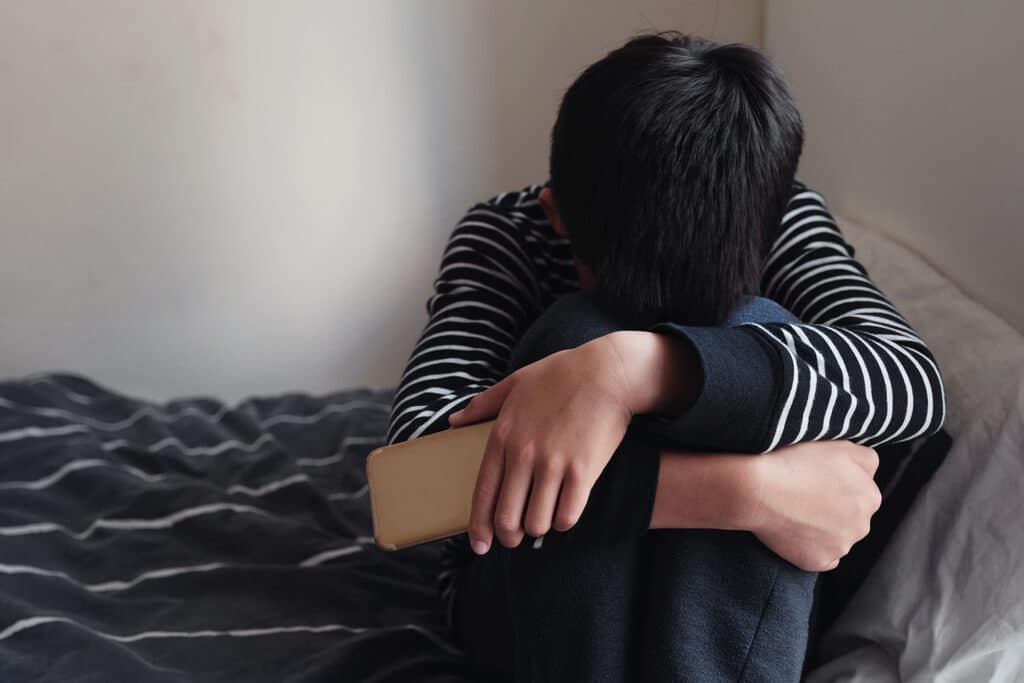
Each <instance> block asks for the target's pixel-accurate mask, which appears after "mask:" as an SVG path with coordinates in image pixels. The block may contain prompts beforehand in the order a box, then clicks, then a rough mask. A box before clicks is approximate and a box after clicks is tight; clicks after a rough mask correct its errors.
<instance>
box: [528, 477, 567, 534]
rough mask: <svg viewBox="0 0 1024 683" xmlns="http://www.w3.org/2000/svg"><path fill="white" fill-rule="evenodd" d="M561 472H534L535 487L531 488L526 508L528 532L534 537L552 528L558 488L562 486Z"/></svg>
mask: <svg viewBox="0 0 1024 683" xmlns="http://www.w3.org/2000/svg"><path fill="white" fill-rule="evenodd" d="M561 484H562V477H561V473H560V472H559V473H556V472H542V471H537V472H534V474H533V488H532V489H531V490H530V504H529V507H528V508H527V510H526V522H525V524H524V528H525V529H526V533H528V534H530V535H531V536H533V537H534V538H536V537H538V536H543V535H544V534H546V533H547V532H549V531H550V530H551V521H552V519H553V518H554V516H555V505H556V504H557V503H558V489H559V488H560V487H561Z"/></svg>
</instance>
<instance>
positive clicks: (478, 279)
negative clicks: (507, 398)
mask: <svg viewBox="0 0 1024 683" xmlns="http://www.w3.org/2000/svg"><path fill="white" fill-rule="evenodd" d="M538 300H539V293H538V287H537V276H536V273H535V270H534V267H533V264H532V263H531V261H530V259H529V258H528V255H527V253H526V251H525V250H524V248H523V245H522V242H521V239H520V233H519V230H518V228H517V226H516V225H515V223H514V222H513V221H512V219H511V218H509V217H508V216H507V215H505V214H504V213H503V212H502V210H501V208H500V207H499V206H497V204H496V203H482V204H478V205H476V206H474V207H473V208H472V209H470V211H469V212H468V213H467V214H466V216H465V217H464V218H463V219H462V220H461V221H460V222H459V224H458V225H457V226H456V227H455V230H454V231H453V232H452V235H451V237H450V238H449V240H448V245H447V247H446V248H445V251H444V256H443V257H442V261H441V268H440V272H439V273H438V276H437V279H436V280H435V281H434V292H433V294H432V295H431V297H430V299H429V300H428V302H427V313H428V320H427V324H426V327H425V328H424V329H423V333H422V334H421V335H420V339H419V342H417V344H416V346H415V348H413V351H412V354H411V355H410V357H409V361H408V363H407V364H406V369H405V373H404V374H403V375H402V378H401V380H400V382H399V386H398V391H397V393H396V395H395V402H394V405H393V407H392V412H391V419H390V421H389V427H388V443H395V442H397V441H407V440H409V439H414V438H416V437H419V436H424V435H426V434H430V433H432V432H436V431H440V430H442V429H445V428H446V427H447V426H448V420H447V418H448V416H449V415H450V414H451V413H453V412H455V411H456V410H459V409H460V408H463V407H464V406H465V404H466V403H467V402H468V401H469V399H471V398H472V397H473V396H475V395H476V394H478V393H480V392H481V391H483V390H484V389H486V388H487V387H489V386H491V385H493V384H495V383H496V382H498V381H499V380H500V379H501V378H502V377H503V376H504V375H505V372H506V370H507V366H508V359H509V356H510V354H511V351H512V347H513V346H514V345H515V343H516V341H518V339H519V337H520V336H521V335H522V334H523V332H524V331H525V329H526V327H527V326H528V325H529V324H530V323H531V322H532V321H533V320H534V319H536V317H537V315H538V313H539V311H538V306H539V304H538Z"/></svg>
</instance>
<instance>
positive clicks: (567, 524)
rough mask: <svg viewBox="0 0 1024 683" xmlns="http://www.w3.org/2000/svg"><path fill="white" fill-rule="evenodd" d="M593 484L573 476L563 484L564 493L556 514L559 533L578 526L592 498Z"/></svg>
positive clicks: (556, 525) (556, 526) (568, 477)
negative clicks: (577, 523) (588, 500)
mask: <svg viewBox="0 0 1024 683" xmlns="http://www.w3.org/2000/svg"><path fill="white" fill-rule="evenodd" d="M590 489H591V484H589V483H587V482H585V481H583V480H582V479H580V478H578V477H573V476H571V475H569V476H567V477H566V478H565V481H563V482H562V492H561V494H560V495H559V496H558V511H557V512H556V513H555V520H554V527H555V529H557V530H558V531H568V530H569V529H571V528H573V527H574V526H576V522H578V521H580V517H581V516H583V508H585V507H586V506H587V499H588V498H589V497H590Z"/></svg>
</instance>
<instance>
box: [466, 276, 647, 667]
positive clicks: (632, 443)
mask: <svg viewBox="0 0 1024 683" xmlns="http://www.w3.org/2000/svg"><path fill="white" fill-rule="evenodd" d="M616 329H619V327H618V326H617V325H616V324H615V323H614V322H613V321H612V320H611V319H610V318H608V317H607V316H605V314H604V313H603V312H601V311H600V310H599V309H598V308H597V307H596V306H595V305H594V304H593V303H592V301H591V300H590V298H589V297H586V296H585V295H572V296H569V297H565V298H563V299H560V300H559V301H557V302H556V303H555V304H554V305H553V306H551V307H550V308H549V309H548V310H547V311H546V312H545V313H544V315H542V316H541V318H540V319H538V320H537V322H536V323H534V325H533V326H532V327H531V328H530V329H529V330H528V331H527V332H526V334H525V335H524V336H523V338H522V340H521V341H520V342H519V344H518V345H517V346H516V348H515V349H514V350H513V354H512V361H511V367H510V368H509V371H510V372H511V371H512V370H514V369H516V368H518V367H521V366H523V365H526V364H528V363H531V362H533V361H535V360H539V359H540V358H542V357H544V356H547V355H550V354H552V353H555V352H557V351H560V350H563V349H566V348H572V347H574V346H578V345H579V344H582V343H584V342H586V341H589V340H590V339H594V338H596V337H599V336H602V335H604V334H607V333H609V332H612V331H614V330H616ZM658 455H659V451H658V448H657V446H656V445H655V444H654V443H652V442H648V441H645V440H644V439H643V438H642V437H640V436H632V435H631V436H627V438H626V440H624V441H623V443H622V445H621V446H620V447H619V448H618V450H617V451H616V453H615V454H614V455H613V457H612V459H611V461H610V462H609V464H608V466H607V467H606V468H605V471H604V472H603V473H602V474H601V476H600V477H599V478H598V481H597V483H596V484H595V486H594V489H593V491H592V492H591V495H590V498H589V501H588V503H587V507H586V510H585V511H584V514H583V516H582V518H581V519H580V520H579V522H578V523H577V525H576V526H575V527H574V528H573V529H571V530H569V531H567V532H564V533H559V532H557V531H552V532H550V533H549V534H547V535H546V536H545V537H544V538H543V539H540V541H541V542H540V547H534V539H531V538H529V537H527V538H526V539H525V540H524V541H523V543H522V544H521V545H520V546H519V547H518V548H513V549H506V548H503V547H501V545H499V544H494V546H492V548H491V550H490V552H488V553H487V554H486V555H484V556H482V557H474V558H473V559H472V560H470V562H469V564H468V566H467V567H465V568H463V570H462V571H461V572H460V574H459V578H458V580H457V584H456V604H455V620H454V621H455V631H456V634H457V636H458V638H459V640H460V641H461V643H462V644H463V646H464V648H465V649H466V651H467V655H468V657H469V660H470V665H471V667H472V668H473V669H474V670H475V672H476V673H477V674H478V675H482V676H486V680H506V681H529V682H530V683H533V682H535V681H537V682H543V681H557V682H559V683H561V682H562V681H580V682H583V683H586V682H589V681H608V682H610V683H619V682H621V681H629V680H633V679H632V678H631V677H630V676H629V675H628V673H629V671H630V669H631V666H630V664H629V661H628V659H629V656H630V652H631V648H630V646H629V641H630V639H631V638H634V637H635V634H636V633H637V632H638V625H639V621H638V615H637V614H635V609H634V608H635V604H636V601H635V595H636V591H637V586H636V582H637V562H638V559H639V558H640V544H641V542H642V540H643V538H644V535H645V533H646V531H647V526H648V524H649V520H650V514H651V509H652V507H653V504H654V493H655V491H656V489H657V476H658Z"/></svg>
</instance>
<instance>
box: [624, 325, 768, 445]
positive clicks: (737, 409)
mask: <svg viewBox="0 0 1024 683" xmlns="http://www.w3.org/2000/svg"><path fill="white" fill-rule="evenodd" d="M651 331H652V332H658V333H662V334H669V335H672V336H673V337H676V338H678V339H682V340H685V341H686V342H688V343H689V344H690V346H691V347H692V348H693V350H694V351H695V352H696V355H697V358H698V360H699V364H700V376H699V377H698V378H697V379H698V380H699V381H700V382H701V387H700V391H699V392H698V395H697V399H696V400H695V401H694V402H693V404H691V405H690V407H689V408H687V409H686V410H685V411H684V412H683V413H682V414H681V415H678V416H674V417H670V416H658V415H646V416H642V417H640V418H637V419H638V421H639V422H640V424H638V426H639V427H640V428H641V429H642V430H643V431H645V432H648V433H653V434H656V435H657V436H660V437H663V438H666V439H668V440H670V441H671V442H672V443H673V445H675V446H677V447H680V448H686V449H688V450H697V449H699V450H714V451H725V452H734V453H760V452H762V451H763V450H764V449H765V448H767V446H768V443H769V438H768V430H769V425H770V424H771V418H772V416H773V415H774V414H775V409H776V405H777V403H778V397H779V387H780V386H781V384H782V383H781V369H780V368H781V359H779V358H778V356H777V351H776V350H775V349H774V348H772V347H770V346H768V345H767V344H765V343H764V342H763V341H761V340H760V339H759V338H758V337H757V335H756V334H755V333H754V332H753V331H751V330H747V329H744V328H742V327H696V326H690V325H677V324H675V323H659V324H657V325H655V326H654V327H652V328H651Z"/></svg>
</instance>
